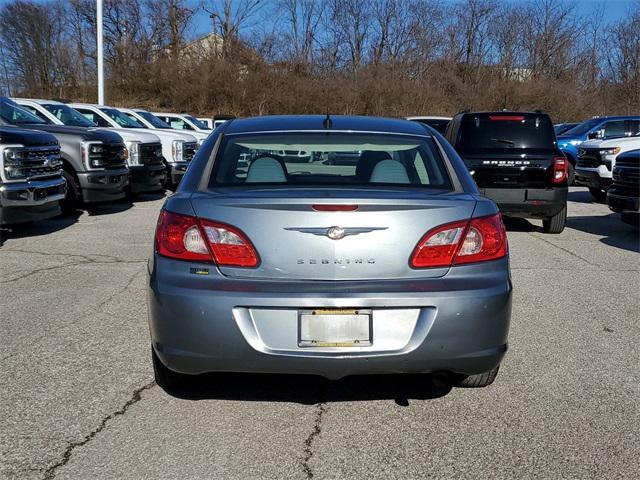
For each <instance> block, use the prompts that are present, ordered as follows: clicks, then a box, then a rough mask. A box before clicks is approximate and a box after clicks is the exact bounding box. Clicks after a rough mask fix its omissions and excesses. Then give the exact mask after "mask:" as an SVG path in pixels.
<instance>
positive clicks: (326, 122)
mask: <svg viewBox="0 0 640 480" xmlns="http://www.w3.org/2000/svg"><path fill="white" fill-rule="evenodd" d="M331 125H333V121H332V120H331V116H330V115H329V110H327V116H326V117H325V118H324V120H323V121H322V126H323V127H324V128H326V129H329V128H331Z"/></svg>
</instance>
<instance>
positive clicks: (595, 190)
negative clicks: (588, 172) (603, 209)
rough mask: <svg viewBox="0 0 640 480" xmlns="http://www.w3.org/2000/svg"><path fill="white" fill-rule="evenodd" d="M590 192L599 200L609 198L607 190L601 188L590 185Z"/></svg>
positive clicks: (602, 200)
mask: <svg viewBox="0 0 640 480" xmlns="http://www.w3.org/2000/svg"><path fill="white" fill-rule="evenodd" d="M589 193H590V194H591V196H592V197H593V199H594V200H595V201H597V202H604V201H605V200H606V199H607V192H605V191H604V190H602V189H600V188H594V187H589Z"/></svg>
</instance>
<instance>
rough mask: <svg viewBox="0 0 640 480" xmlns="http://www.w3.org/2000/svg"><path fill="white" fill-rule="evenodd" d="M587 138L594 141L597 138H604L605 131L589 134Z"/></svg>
mask: <svg viewBox="0 0 640 480" xmlns="http://www.w3.org/2000/svg"><path fill="white" fill-rule="evenodd" d="M587 138H588V139H589V140H594V139H596V138H604V130H596V131H594V132H591V133H589V135H587Z"/></svg>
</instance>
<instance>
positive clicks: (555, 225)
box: [542, 205, 567, 233]
mask: <svg viewBox="0 0 640 480" xmlns="http://www.w3.org/2000/svg"><path fill="white" fill-rule="evenodd" d="M566 224H567V206H566V205H565V206H564V207H562V210H560V211H559V212H558V213H556V214H555V215H554V216H553V217H547V218H545V219H543V220H542V229H543V230H544V233H562V231H563V230H564V227H565V225H566Z"/></svg>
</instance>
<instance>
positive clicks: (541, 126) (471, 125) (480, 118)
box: [456, 113, 555, 150]
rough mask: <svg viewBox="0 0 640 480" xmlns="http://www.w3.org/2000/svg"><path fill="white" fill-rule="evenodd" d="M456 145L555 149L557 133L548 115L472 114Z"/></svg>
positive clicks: (488, 147) (462, 127)
mask: <svg viewBox="0 0 640 480" xmlns="http://www.w3.org/2000/svg"><path fill="white" fill-rule="evenodd" d="M456 145H457V146H458V147H459V148H462V149H467V150H478V149H510V148H543V149H553V148H555V133H554V131H553V124H552V123H551V120H550V119H549V117H548V116H547V115H536V114H513V113H495V114H494V113H491V114H488V113H483V114H470V115H465V116H464V117H463V118H462V122H461V125H460V132H459V134H458V140H457V142H456Z"/></svg>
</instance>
